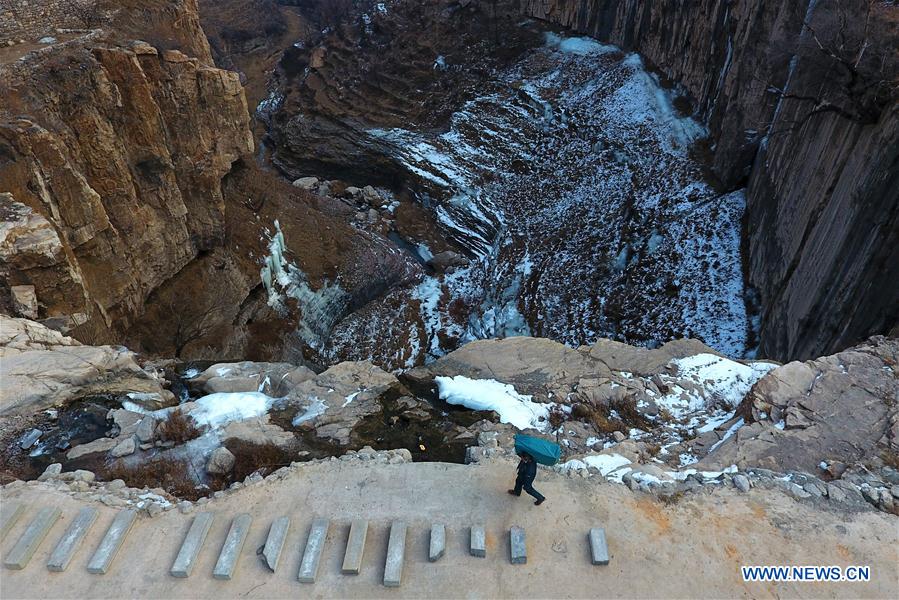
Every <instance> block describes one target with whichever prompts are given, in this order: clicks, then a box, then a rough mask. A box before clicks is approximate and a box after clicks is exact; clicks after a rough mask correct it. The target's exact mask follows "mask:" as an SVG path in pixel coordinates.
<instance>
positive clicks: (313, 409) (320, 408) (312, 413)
mask: <svg viewBox="0 0 899 600" xmlns="http://www.w3.org/2000/svg"><path fill="white" fill-rule="evenodd" d="M326 410H328V405H327V404H325V403H324V401H322V400H321V399H320V398H319V397H318V396H313V397H312V401H311V402H310V404H309V406H307V407H306V408H305V409H304V410H303V412H301V413H297V416H295V417H294V418H293V420H292V421H291V424H293V426H294V427H296V426H297V425H299V424H300V423H305V422H306V421H311V420H312V419H314V418H316V417H317V416H319V415H321V414H323V413H324V412H325V411H326Z"/></svg>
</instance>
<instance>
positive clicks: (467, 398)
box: [434, 375, 552, 431]
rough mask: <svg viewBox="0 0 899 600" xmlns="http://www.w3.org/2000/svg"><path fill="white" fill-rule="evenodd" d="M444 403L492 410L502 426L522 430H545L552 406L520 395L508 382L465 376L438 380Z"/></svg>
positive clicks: (436, 378) (439, 378) (473, 408)
mask: <svg viewBox="0 0 899 600" xmlns="http://www.w3.org/2000/svg"><path fill="white" fill-rule="evenodd" d="M434 380H435V381H436V382H437V388H438V390H439V395H440V399H441V400H446V401H447V402H448V403H450V404H455V405H461V406H465V407H467V408H470V409H472V410H492V411H494V412H496V413H497V414H498V415H499V420H500V422H502V423H511V424H512V425H514V426H515V427H516V428H518V429H530V428H533V429H538V430H540V431H544V430H545V429H546V427H547V425H548V423H549V421H548V419H549V410H548V409H549V407H550V406H552V405H548V404H540V403H537V402H532V401H531V396H528V395H525V394H519V393H518V392H516V391H515V388H514V387H513V386H511V385H509V384H507V383H500V382H499V381H496V380H495V379H469V378H468V377H463V376H462V375H456V376H455V377H435V378H434Z"/></svg>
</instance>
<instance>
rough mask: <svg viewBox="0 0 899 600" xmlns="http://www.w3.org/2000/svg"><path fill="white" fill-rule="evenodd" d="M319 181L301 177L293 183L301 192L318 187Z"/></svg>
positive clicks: (316, 178)
mask: <svg viewBox="0 0 899 600" xmlns="http://www.w3.org/2000/svg"><path fill="white" fill-rule="evenodd" d="M318 182H319V179H318V177H300V178H299V179H295V180H294V182H293V186H294V187H298V188H300V189H301V190H307V191H309V190H312V189H314V188H317V187H318Z"/></svg>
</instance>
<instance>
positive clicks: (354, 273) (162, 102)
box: [0, 0, 420, 363]
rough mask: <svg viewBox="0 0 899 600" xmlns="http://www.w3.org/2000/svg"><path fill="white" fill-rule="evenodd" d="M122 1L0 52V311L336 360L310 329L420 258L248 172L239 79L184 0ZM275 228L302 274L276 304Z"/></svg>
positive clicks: (234, 352) (81, 331) (169, 347)
mask: <svg viewBox="0 0 899 600" xmlns="http://www.w3.org/2000/svg"><path fill="white" fill-rule="evenodd" d="M116 8H117V10H116V11H115V13H114V18H110V19H106V20H104V21H103V23H102V24H101V26H100V27H99V28H98V29H97V30H95V31H93V32H91V33H89V34H84V35H78V36H77V37H74V38H72V36H67V37H66V39H65V40H64V41H61V42H54V43H48V45H46V46H45V47H42V48H41V49H40V50H38V51H35V52H31V53H27V54H25V51H24V50H23V51H22V52H23V54H24V56H22V57H21V58H20V59H19V60H15V61H8V62H4V61H3V60H0V75H2V76H0V93H2V94H3V98H4V102H3V107H2V109H0V155H2V156H5V157H7V160H4V161H2V163H0V182H2V183H0V214H2V221H3V225H2V227H0V275H2V282H3V283H2V285H0V310H2V311H3V312H5V313H8V314H15V315H18V316H28V317H29V318H34V319H37V320H40V321H42V322H45V323H47V324H48V325H50V326H52V327H54V328H56V329H59V330H61V331H63V332H64V333H66V334H69V335H72V336H73V337H76V338H77V339H80V340H82V341H84V342H88V343H94V344H97V343H114V342H115V343H117V342H122V341H125V342H126V343H128V345H129V346H130V347H132V348H135V349H137V350H140V351H144V352H148V353H156V354H160V355H175V356H179V357H186V356H193V357H207V356H208V357H215V358H222V357H231V356H233V357H242V358H254V359H260V360H283V359H287V360H294V361H295V362H302V360H303V358H304V355H305V354H308V355H309V356H308V358H310V359H312V360H315V361H317V362H319V363H326V362H330V358H326V357H322V356H321V353H320V352H319V350H321V349H322V348H321V347H319V348H318V350H315V349H310V341H312V342H319V341H320V339H319V338H323V339H324V340H327V337H328V335H329V333H330V329H331V327H333V324H334V322H335V321H337V320H339V318H340V317H341V316H342V315H344V314H346V313H347V312H350V311H352V310H354V309H356V308H358V307H360V306H364V305H365V304H366V303H367V302H369V301H370V300H371V299H372V298H373V297H376V296H377V295H379V294H382V293H385V291H387V290H389V289H390V288H391V286H392V285H394V284H395V283H396V282H397V281H409V280H410V278H414V277H415V276H417V275H418V274H419V272H420V269H417V268H416V267H417V265H415V264H414V261H411V259H410V260H403V259H402V258H400V257H398V256H397V255H398V252H397V251H396V248H395V246H393V244H392V243H391V242H390V241H389V240H387V239H386V238H383V237H381V236H379V235H377V234H374V235H370V234H368V233H367V232H358V231H357V230H356V229H354V228H353V227H352V225H351V224H350V222H351V217H352V214H353V213H352V209H351V208H350V207H348V206H342V205H334V204H331V203H323V202H321V201H320V200H319V199H317V198H316V197H315V196H314V195H312V194H309V193H306V192H304V191H301V190H298V189H296V188H293V187H291V186H290V184H289V183H287V182H284V181H282V180H280V179H279V178H278V176H277V175H275V174H273V173H271V172H268V171H265V170H264V169H260V168H258V167H257V165H256V163H255V160H254V157H253V156H252V153H253V150H254V143H253V136H252V133H251V129H250V124H251V119H250V114H249V111H248V108H247V104H246V100H245V94H244V89H243V87H242V85H241V78H240V76H239V75H238V74H237V73H235V72H231V71H225V70H222V69H218V68H215V67H214V66H213V64H212V55H211V53H210V48H209V44H208V43H207V41H206V38H205V35H204V34H203V30H202V29H201V28H200V24H199V13H198V11H197V3H196V0H176V1H161V0H151V1H150V2H143V1H141V2H138V1H136V0H125V1H123V2H120V3H117V4H116ZM72 35H75V34H72ZM85 132H90V135H86V134H85ZM275 221H280V225H279V226H276V225H275ZM275 230H278V231H279V232H280V235H281V238H282V241H284V240H283V238H284V237H286V242H285V244H284V246H283V247H282V248H281V250H280V256H279V259H284V260H285V261H287V260H290V261H291V265H292V266H293V267H295V268H296V271H292V272H291V275H293V276H295V279H296V281H295V282H291V284H286V285H287V287H290V285H293V286H294V287H292V288H291V290H294V291H296V293H294V295H293V296H292V297H290V298H285V299H284V300H283V301H281V300H278V301H274V300H273V299H272V297H271V295H270V293H269V291H270V290H268V289H266V288H265V286H263V281H262V277H261V271H262V266H263V264H265V262H266V256H267V254H269V252H270V247H269V245H270V243H271V240H272V238H273V237H274V235H275ZM285 266H286V265H285ZM338 275H340V277H341V281H340V283H339V285H336V284H334V281H335V279H336V278H337V276H338ZM282 281H284V280H283V279H282ZM320 288H325V290H326V291H334V290H335V289H336V290H337V292H336V293H335V294H334V297H332V296H328V295H326V294H324V293H322V294H321V296H320V297H319V296H317V292H318V291H319V289H320ZM297 290H298V291H297ZM300 292H302V293H300ZM335 299H336V300H337V301H334V302H331V303H330V304H329V303H327V302H325V300H335ZM307 300H308V301H309V302H311V304H312V306H310V303H309V302H306V301H307ZM275 305H277V306H275ZM298 321H299V322H300V323H302V327H305V328H308V329H311V330H314V331H315V332H316V336H315V338H314V339H313V338H312V337H311V336H306V338H300V337H298V336H296V335H293V334H294V331H295V330H296V327H297V323H298Z"/></svg>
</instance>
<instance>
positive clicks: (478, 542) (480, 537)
mask: <svg viewBox="0 0 899 600" xmlns="http://www.w3.org/2000/svg"><path fill="white" fill-rule="evenodd" d="M471 555H472V556H477V557H480V558H484V557H485V556H487V533H486V532H485V531H484V526H483V525H473V526H472V527H471Z"/></svg>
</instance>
